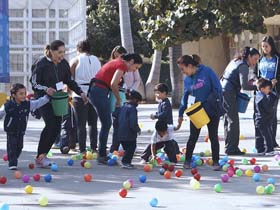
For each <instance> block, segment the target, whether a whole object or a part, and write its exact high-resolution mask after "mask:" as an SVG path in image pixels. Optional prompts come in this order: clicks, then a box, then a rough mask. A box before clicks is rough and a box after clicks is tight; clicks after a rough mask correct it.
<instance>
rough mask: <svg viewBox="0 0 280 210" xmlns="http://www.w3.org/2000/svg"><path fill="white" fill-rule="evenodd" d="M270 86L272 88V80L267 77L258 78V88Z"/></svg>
mask: <svg viewBox="0 0 280 210" xmlns="http://www.w3.org/2000/svg"><path fill="white" fill-rule="evenodd" d="M267 86H269V87H270V88H272V82H271V81H270V80H268V79H265V78H260V79H258V81H257V88H258V90H259V91H260V90H261V89H262V88H265V87H267Z"/></svg>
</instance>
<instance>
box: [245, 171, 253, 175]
mask: <svg viewBox="0 0 280 210" xmlns="http://www.w3.org/2000/svg"><path fill="white" fill-rule="evenodd" d="M245 175H246V176H253V171H252V170H251V169H247V170H246V171H245Z"/></svg>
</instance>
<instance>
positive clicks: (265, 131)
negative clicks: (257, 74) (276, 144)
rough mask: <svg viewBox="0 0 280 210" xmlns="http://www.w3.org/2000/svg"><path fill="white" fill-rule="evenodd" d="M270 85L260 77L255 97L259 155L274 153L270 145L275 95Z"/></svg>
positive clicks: (269, 82) (272, 154)
mask: <svg viewBox="0 0 280 210" xmlns="http://www.w3.org/2000/svg"><path fill="white" fill-rule="evenodd" d="M272 86H273V84H272V82H271V81H270V80H266V79H264V78H260V79H259V80H258V81H257V88H258V91H257V93H256V98H255V129H256V149H257V152H258V154H259V155H266V156H274V155H275V154H276V152H275V151H274V150H273V145H272V119H273V110H274V109H273V106H274V105H275V102H276V100H277V96H276V95H275V93H273V92H272V91H271V88H272ZM265 144H266V146H265Z"/></svg>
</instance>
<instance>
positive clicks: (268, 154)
mask: <svg viewBox="0 0 280 210" xmlns="http://www.w3.org/2000/svg"><path fill="white" fill-rule="evenodd" d="M278 154H279V152H276V151H271V152H266V153H265V156H274V155H278Z"/></svg>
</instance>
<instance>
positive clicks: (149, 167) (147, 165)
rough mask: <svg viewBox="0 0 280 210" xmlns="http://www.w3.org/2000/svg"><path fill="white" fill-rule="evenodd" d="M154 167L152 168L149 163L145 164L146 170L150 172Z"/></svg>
mask: <svg viewBox="0 0 280 210" xmlns="http://www.w3.org/2000/svg"><path fill="white" fill-rule="evenodd" d="M151 170H152V169H151V166H150V165H149V164H146V165H144V171H145V172H150V171H151Z"/></svg>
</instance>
